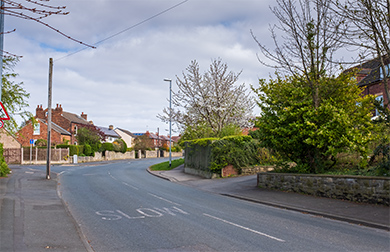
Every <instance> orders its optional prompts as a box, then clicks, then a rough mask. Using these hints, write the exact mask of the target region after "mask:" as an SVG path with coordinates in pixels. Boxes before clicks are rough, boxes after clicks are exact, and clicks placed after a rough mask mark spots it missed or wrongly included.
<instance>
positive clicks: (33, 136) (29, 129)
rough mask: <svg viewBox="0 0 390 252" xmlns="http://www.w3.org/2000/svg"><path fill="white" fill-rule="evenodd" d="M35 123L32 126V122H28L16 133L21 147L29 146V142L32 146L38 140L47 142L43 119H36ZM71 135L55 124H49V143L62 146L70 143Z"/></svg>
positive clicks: (45, 126) (45, 122)
mask: <svg viewBox="0 0 390 252" xmlns="http://www.w3.org/2000/svg"><path fill="white" fill-rule="evenodd" d="M36 120H37V123H36V124H35V125H34V126H33V124H32V122H31V121H30V122H28V123H27V124H26V125H25V126H24V127H23V128H21V129H20V130H19V131H18V133H17V139H18V141H19V142H20V143H21V144H22V146H25V147H26V146H30V144H31V143H30V140H32V141H33V143H34V145H35V142H36V141H37V140H38V139H44V140H47V132H48V131H47V127H48V126H47V121H45V120H44V119H39V118H37V119H36ZM71 138H72V134H71V133H70V132H68V131H67V130H65V129H63V128H62V127H60V126H58V125H57V124H56V123H54V122H52V123H51V143H52V144H62V143H64V142H70V141H71Z"/></svg>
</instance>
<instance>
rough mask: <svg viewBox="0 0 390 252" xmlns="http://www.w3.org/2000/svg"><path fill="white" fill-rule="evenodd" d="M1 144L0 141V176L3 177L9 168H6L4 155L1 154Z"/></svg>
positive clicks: (8, 171)
mask: <svg viewBox="0 0 390 252" xmlns="http://www.w3.org/2000/svg"><path fill="white" fill-rule="evenodd" d="M3 151H4V150H3V144H2V143H0V177H5V176H7V174H9V173H10V171H11V170H10V169H9V168H8V165H7V163H6V162H5V159H4V156H3Z"/></svg>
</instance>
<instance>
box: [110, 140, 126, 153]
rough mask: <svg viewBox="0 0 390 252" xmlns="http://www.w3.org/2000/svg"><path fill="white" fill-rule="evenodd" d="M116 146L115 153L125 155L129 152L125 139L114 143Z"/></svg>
mask: <svg viewBox="0 0 390 252" xmlns="http://www.w3.org/2000/svg"><path fill="white" fill-rule="evenodd" d="M113 145H114V151H116V152H121V153H125V152H126V151H127V144H126V142H125V141H123V139H116V140H115V141H114V142H113Z"/></svg>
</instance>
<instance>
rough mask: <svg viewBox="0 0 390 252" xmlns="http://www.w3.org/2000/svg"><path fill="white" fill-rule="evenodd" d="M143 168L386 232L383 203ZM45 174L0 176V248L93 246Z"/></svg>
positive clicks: (389, 211)
mask: <svg viewBox="0 0 390 252" xmlns="http://www.w3.org/2000/svg"><path fill="white" fill-rule="evenodd" d="M148 172H149V173H151V174H153V175H155V176H158V177H160V178H163V179H166V180H169V181H172V182H174V183H180V184H183V185H186V186H191V187H194V188H198V189H200V190H204V191H208V192H211V193H216V194H220V195H224V196H227V197H233V198H238V199H241V200H247V201H251V202H256V203H259V204H265V205H269V206H274V207H279V208H284V209H289V210H293V211H299V212H302V213H307V214H313V215H317V216H322V217H326V218H331V219H336V220H340V221H345V222H350V223H354V224H358V225H364V226H368V227H372V228H377V229H383V230H387V231H390V220H389V219H390V208H389V207H386V206H381V205H371V204H359V203H353V202H348V201H342V200H336V199H328V198H320V197H314V196H309V195H303V194H297V193H289V192H281V191H274V190H267V189H262V188H257V187H256V184H257V176H256V175H252V176H239V177H232V178H224V179H203V178H201V177H199V176H194V175H189V174H186V173H184V169H183V166H180V167H178V168H175V169H173V170H171V171H150V170H149V169H148ZM45 177H46V174H45V172H44V171H41V170H38V169H33V168H29V167H23V166H17V167H12V174H11V175H9V177H8V178H0V251H34V252H35V251H39V252H40V251H48V250H55V251H92V249H91V247H90V246H89V244H88V241H87V239H86V238H85V237H84V236H83V234H82V233H81V231H80V228H79V226H78V224H77V223H76V222H75V220H74V219H73V217H72V216H71V214H70V213H69V212H68V208H67V207H66V204H65V203H64V202H63V201H62V199H61V197H60V195H59V194H58V191H57V186H58V179H57V175H56V174H55V173H54V172H51V179H50V180H47V179H46V178H45Z"/></svg>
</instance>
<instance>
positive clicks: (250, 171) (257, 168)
mask: <svg viewBox="0 0 390 252" xmlns="http://www.w3.org/2000/svg"><path fill="white" fill-rule="evenodd" d="M273 170H274V167H273V166H253V167H245V168H242V169H241V175H254V174H257V173H259V172H269V171H273Z"/></svg>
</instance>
